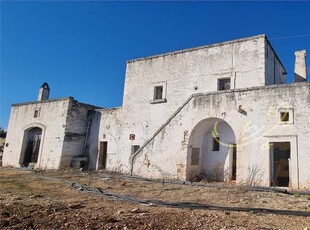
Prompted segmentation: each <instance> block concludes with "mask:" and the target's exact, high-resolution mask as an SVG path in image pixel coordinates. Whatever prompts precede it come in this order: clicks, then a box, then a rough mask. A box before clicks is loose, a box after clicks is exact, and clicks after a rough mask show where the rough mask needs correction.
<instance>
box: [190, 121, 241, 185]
mask: <svg viewBox="0 0 310 230" xmlns="http://www.w3.org/2000/svg"><path fill="white" fill-rule="evenodd" d="M235 143H236V138H235V134H234V131H233V129H232V128H231V126H230V125H229V124H228V123H227V122H226V121H224V120H223V119H219V118H207V119H204V120H202V121H200V122H199V123H198V124H197V125H196V126H195V127H194V128H193V130H192V132H191V135H190V138H189V142H188V150H187V172H186V179H187V180H191V179H192V178H193V177H194V176H195V175H197V174H204V175H205V176H206V177H207V178H208V179H209V180H215V181H227V180H231V179H235V177H236V155H237V154H236V145H235Z"/></svg>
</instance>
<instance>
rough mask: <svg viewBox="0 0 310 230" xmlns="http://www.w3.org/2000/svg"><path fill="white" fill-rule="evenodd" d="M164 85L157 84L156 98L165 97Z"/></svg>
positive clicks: (155, 89) (155, 88)
mask: <svg viewBox="0 0 310 230" xmlns="http://www.w3.org/2000/svg"><path fill="white" fill-rule="evenodd" d="M163 88H164V87H163V86H162V85H160V86H155V87H154V100H160V99H163Z"/></svg>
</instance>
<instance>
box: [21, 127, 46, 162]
mask: <svg viewBox="0 0 310 230" xmlns="http://www.w3.org/2000/svg"><path fill="white" fill-rule="evenodd" d="M41 136H42V129H40V128H38V127H35V128H32V129H30V130H28V131H27V132H26V133H25V138H26V142H25V143H26V148H25V153H24V159H23V165H24V166H25V167H28V166H29V165H30V164H33V165H34V164H36V163H37V161H38V157H39V152H40V144H41Z"/></svg>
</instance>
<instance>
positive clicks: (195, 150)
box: [191, 148, 200, 165]
mask: <svg viewBox="0 0 310 230" xmlns="http://www.w3.org/2000/svg"><path fill="white" fill-rule="evenodd" d="M199 156H200V148H192V161H191V162H192V163H191V165H199Z"/></svg>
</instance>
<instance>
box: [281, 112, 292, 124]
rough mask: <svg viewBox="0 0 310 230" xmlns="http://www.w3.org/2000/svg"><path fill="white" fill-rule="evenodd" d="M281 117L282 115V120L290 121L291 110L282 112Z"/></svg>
mask: <svg viewBox="0 0 310 230" xmlns="http://www.w3.org/2000/svg"><path fill="white" fill-rule="evenodd" d="M280 117H281V121H282V122H288V121H289V120H290V113H289V112H281V113H280Z"/></svg>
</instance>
